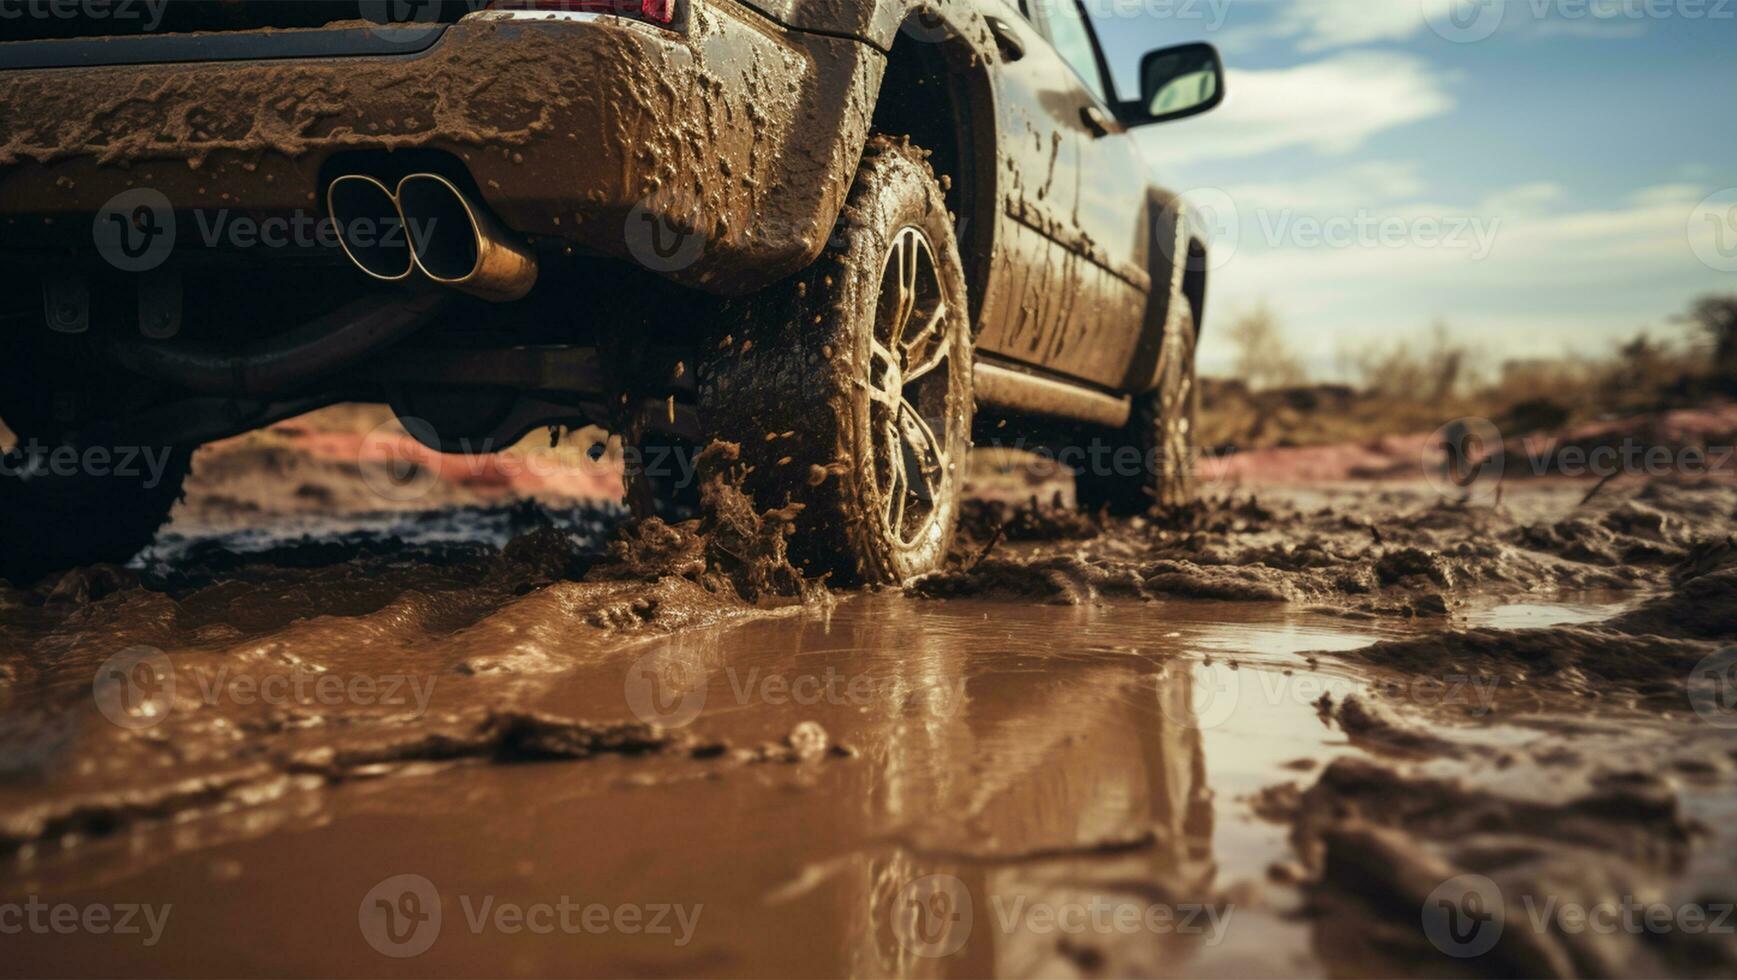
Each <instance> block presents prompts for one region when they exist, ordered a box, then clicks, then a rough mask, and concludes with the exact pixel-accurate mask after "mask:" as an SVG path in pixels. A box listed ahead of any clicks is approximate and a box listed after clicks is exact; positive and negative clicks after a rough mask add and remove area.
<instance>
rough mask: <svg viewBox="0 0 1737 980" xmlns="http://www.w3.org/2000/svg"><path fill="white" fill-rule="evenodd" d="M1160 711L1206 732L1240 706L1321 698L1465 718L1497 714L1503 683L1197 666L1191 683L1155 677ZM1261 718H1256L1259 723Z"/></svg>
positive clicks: (1468, 677)
mask: <svg viewBox="0 0 1737 980" xmlns="http://www.w3.org/2000/svg"><path fill="white" fill-rule="evenodd" d="M1157 683H1158V684H1160V685H1161V689H1160V692H1159V693H1160V697H1159V698H1158V709H1159V711H1160V713H1162V714H1163V715H1164V717H1165V719H1166V720H1167V721H1169V722H1171V723H1172V724H1175V725H1180V726H1182V727H1185V728H1198V729H1210V728H1217V727H1218V726H1220V725H1223V724H1224V723H1226V722H1228V721H1230V720H1231V718H1233V717H1235V715H1236V713H1237V711H1238V709H1239V708H1241V707H1243V706H1244V705H1259V706H1261V707H1264V708H1269V709H1270V708H1276V707H1279V706H1281V705H1286V706H1293V707H1308V706H1312V705H1315V704H1318V703H1320V701H1321V698H1322V696H1323V695H1331V696H1333V697H1335V698H1340V699H1344V698H1352V697H1355V698H1358V699H1360V700H1363V701H1364V702H1365V703H1371V704H1373V703H1387V704H1401V705H1410V706H1414V707H1417V708H1443V707H1454V708H1459V709H1463V710H1464V712H1465V713H1466V714H1468V715H1476V716H1484V715H1489V714H1491V713H1492V712H1494V711H1495V710H1496V700H1497V695H1498V693H1499V691H1500V688H1501V683H1502V681H1501V678H1500V677H1495V676H1480V675H1473V674H1465V673H1459V672H1445V673H1441V674H1427V675H1413V676H1408V677H1406V678H1405V679H1404V680H1398V679H1388V680H1382V679H1374V678H1360V679H1351V678H1340V677H1330V676H1326V675H1322V674H1317V673H1313V672H1303V671H1294V670H1293V671H1291V672H1290V673H1284V672H1281V671H1274V670H1232V669H1230V667H1229V666H1228V665H1224V664H1218V663H1214V664H1210V665H1208V664H1199V665H1196V667H1195V668H1194V669H1193V671H1192V673H1191V674H1190V676H1189V677H1187V678H1185V679H1180V680H1179V679H1177V678H1173V677H1159V678H1157ZM1258 716H1259V715H1257V717H1258Z"/></svg>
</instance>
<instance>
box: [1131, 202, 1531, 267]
mask: <svg viewBox="0 0 1737 980" xmlns="http://www.w3.org/2000/svg"><path fill="white" fill-rule="evenodd" d="M1165 208H1166V211H1167V212H1169V213H1168V214H1167V215H1166V218H1167V220H1169V221H1182V222H1184V223H1185V225H1186V227H1187V228H1189V230H1190V231H1191V232H1192V236H1191V237H1192V238H1196V239H1199V240H1201V241H1203V242H1207V243H1208V244H1209V245H1210V248H1209V250H1208V251H1207V254H1206V257H1205V261H1204V263H1203V264H1204V266H1205V268H1207V269H1209V270H1213V269H1219V268H1223V267H1224V266H1225V265H1227V264H1229V263H1230V261H1231V260H1232V259H1234V258H1235V257H1236V255H1237V252H1238V251H1239V250H1240V249H1241V248H1242V247H1243V246H1244V245H1246V244H1247V243H1248V242H1250V241H1256V242H1259V243H1260V244H1261V245H1264V246H1265V247H1266V248H1267V249H1269V250H1276V249H1305V250H1317V249H1335V250H1349V249H1365V250H1375V249H1384V250H1399V249H1417V250H1423V251H1442V252H1463V253H1465V254H1466V255H1468V256H1469V257H1470V258H1471V260H1472V261H1474V262H1481V261H1483V260H1484V259H1487V258H1489V257H1490V255H1491V254H1492V253H1493V252H1494V251H1495V249H1496V242H1497V239H1498V238H1499V236H1500V235H1501V230H1502V221H1501V219H1500V218H1498V217H1493V216H1486V215H1477V214H1468V213H1457V212H1446V211H1444V212H1439V213H1437V212H1432V213H1423V214H1390V213H1383V212H1379V211H1374V210H1371V209H1369V208H1358V209H1356V210H1355V211H1351V212H1348V213H1342V214H1341V213H1325V214H1323V213H1309V212H1303V211H1300V210H1298V209H1297V208H1271V207H1261V208H1251V207H1248V206H1247V204H1246V202H1245V203H1243V204H1239V203H1238V202H1237V200H1236V197H1235V196H1234V195H1233V194H1232V193H1231V192H1230V191H1227V190H1225V189H1223V188H1220V187H1196V188H1194V189H1192V190H1189V191H1187V192H1185V193H1183V194H1180V195H1178V196H1177V197H1176V198H1174V199H1172V200H1171V202H1170V203H1169V204H1167V205H1166V206H1165ZM1249 219H1252V221H1251V220H1249ZM1188 241H1189V238H1188V237H1184V238H1183V239H1182V243H1183V244H1186V243H1187V242H1188ZM1160 244H1161V246H1162V247H1164V248H1165V249H1166V251H1173V250H1174V246H1172V245H1171V244H1170V243H1169V242H1162V243H1160ZM1193 261H1198V260H1193Z"/></svg>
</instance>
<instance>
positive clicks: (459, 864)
mask: <svg viewBox="0 0 1737 980" xmlns="http://www.w3.org/2000/svg"><path fill="white" fill-rule="evenodd" d="M298 465H300V464H298ZM302 470H303V471H304V472H311V471H313V470H312V468H311V467H310V466H306V465H304V466H302ZM340 475H341V476H344V478H346V479H348V478H352V477H353V474H347V475H346V474H340ZM228 486H229V487H231V488H233V487H234V486H235V484H234V482H233V481H231V482H230V484H228ZM1586 489H1587V488H1585V487H1581V486H1540V487H1533V488H1526V489H1521V490H1516V491H1514V492H1513V493H1512V494H1511V495H1510V496H1509V497H1508V498H1507V499H1506V500H1504V501H1503V502H1502V503H1501V505H1500V506H1499V507H1496V508H1485V509H1473V508H1464V507H1455V506H1444V505H1443V504H1442V503H1441V502H1440V501H1439V500H1438V499H1436V498H1435V497H1434V496H1433V495H1431V494H1428V493H1426V492H1420V491H1419V490H1417V489H1404V488H1394V487H1377V486H1364V487H1332V488H1311V489H1307V490H1301V491H1298V490H1291V491H1287V492H1286V493H1283V494H1278V493H1274V494H1266V495H1263V496H1260V497H1258V498H1257V497H1256V496H1252V495H1247V494H1241V493H1239V494H1238V495H1237V496H1235V497H1219V498H1216V499H1214V500H1213V501H1211V502H1210V503H1207V504H1205V505H1202V506H1201V507H1199V508H1195V509H1193V510H1191V511H1189V512H1187V513H1182V514H1172V515H1167V516H1164V517H1162V518H1153V519H1150V520H1138V521H1134V522H1109V523H1106V522H1102V521H1098V520H1093V519H1081V518H1078V517H1077V516H1075V515H1071V514H1070V513H1068V512H1067V511H1066V510H1065V508H1058V507H1052V506H1049V505H1048V504H1046V503H1043V502H1041V501H1039V500H1025V501H1024V502H1020V499H1019V498H1020V497H1021V496H1023V491H1021V493H1020V494H1016V495H1014V496H1013V497H1011V498H1009V499H1010V500H1012V501H1014V502H1011V503H1009V502H1007V501H1005V500H1004V501H1002V502H994V501H989V500H986V501H980V502H976V503H973V504H972V505H971V506H969V507H968V508H967V514H966V527H965V530H964V533H963V535H962V537H961V540H960V543H959V546H958V547H957V549H956V554H955V555H954V557H953V560H952V561H951V563H950V566H949V568H948V570H946V571H945V572H943V573H940V574H938V575H936V576H934V577H932V578H929V579H926V580H923V581H919V582H917V583H914V584H913V585H912V586H911V587H910V588H908V589H903V590H875V591H860V590H858V591H847V590H842V589H838V588H829V587H826V586H824V585H822V584H820V583H813V582H801V581H799V580H795V579H793V578H792V575H793V574H794V573H793V572H791V571H790V570H789V569H788V566H783V565H781V564H780V562H781V558H780V555H781V550H780V548H779V547H778V534H777V531H776V527H777V524H776V520H775V519H774V516H773V515H770V514H768V515H765V516H764V517H763V518H761V517H756V515H754V514H753V513H752V512H751V510H744V509H743V507H742V502H741V501H740V500H737V499H735V498H728V499H726V498H718V499H716V500H713V502H712V505H711V506H710V508H709V509H708V510H707V511H706V513H705V514H704V515H703V516H702V518H701V519H700V521H699V523H697V524H687V525H668V524H663V523H661V522H647V523H644V524H639V525H627V526H623V525H622V524H621V521H622V515H621V513H620V512H619V510H611V509H608V508H604V509H599V508H596V507H592V506H589V505H583V504H578V503H571V502H569V503H563V504H559V505H552V504H548V503H543V504H537V503H527V502H504V501H490V500H487V499H477V500H473V501H466V502H457V503H454V502H451V501H446V500H440V501H438V502H437V506H435V507H433V508H432V509H429V510H424V511H402V512H392V513H354V514H349V515H345V516H339V517H331V516H329V515H328V516H319V515H314V514H310V513H304V512H303V511H302V510H300V509H298V508H295V507H288V508H285V509H284V511H283V512H281V513H264V514H261V513H260V512H258V510H257V509H255V508H251V507H250V508H242V510H244V511H245V513H240V514H239V515H236V514H231V513H229V511H232V510H236V507H235V505H234V503H233V501H234V500H235V499H240V498H238V497H234V496H233V495H232V496H231V497H229V498H226V499H227V501H228V502H225V500H224V499H218V495H217V494H213V493H206V495H205V496H204V497H203V498H201V497H200V493H201V491H200V490H199V485H198V484H197V483H196V484H195V492H194V495H193V496H192V498H190V500H189V503H188V506H187V508H186V510H185V512H184V513H183V514H182V515H181V516H180V517H179V518H178V519H177V522H176V524H175V525H173V526H172V527H171V528H170V529H169V531H168V532H167V533H165V534H164V535H163V536H162V537H161V538H160V539H159V542H158V545H157V547H156V548H155V549H154V550H153V551H152V552H151V553H150V554H149V555H148V556H147V558H146V560H145V561H144V562H142V563H141V564H140V565H139V566H137V567H134V568H130V569H114V568H92V569H82V570H78V571H77V572H74V573H71V574H69V575H67V576H65V577H62V578H60V579H58V580H53V581H46V582H43V583H39V584H37V585H36V586H34V587H33V588H30V589H10V590H0V643H3V644H4V648H5V650H6V659H5V660H4V661H3V668H0V722H3V724H0V761H3V762H4V766H3V767H0V869H3V870H0V930H4V931H5V937H4V951H5V956H4V957H0V974H4V975H18V976H55V975H93V974H94V975H112V976H134V975H144V976H180V975H188V976H229V975H251V974H256V973H270V974H274V975H288V976H305V975H344V976H377V975H386V976H392V975H433V976H503V975H524V976H621V975H635V976H637V975H666V976H688V975H713V974H718V975H732V976H804V977H806V976H833V975H887V976H895V975H914V976H987V975H996V976H1074V975H1081V976H1125V975H1153V976H1239V977H1240V976H1299V975H1323V976H1387V975H1396V974H1404V975H1473V976H1506V975H1528V976H1534V975H1537V976H1542V975H1564V976H1567V975H1706V976H1726V975H1731V973H1732V972H1733V971H1734V970H1737V952H1734V950H1737V941H1734V939H1733V935H1734V933H1737V920H1734V919H1733V917H1732V914H1731V910H1732V905H1733V903H1734V902H1737V841H1734V840H1733V837H1734V836H1737V835H1734V832H1733V831H1732V830H1731V828H1732V827H1733V826H1737V820H1734V818H1737V812H1734V811H1737V792H1734V790H1737V697H1734V696H1733V695H1732V690H1733V688H1732V687H1731V684H1732V683H1733V681H1732V678H1733V677H1737V674H1733V673H1732V658H1731V657H1729V656H1728V655H1727V654H1726V653H1725V652H1724V651H1725V649H1726V648H1725V646H1724V645H1725V644H1726V643H1728V642H1729V639H1730V637H1731V636H1732V635H1733V634H1737V547H1734V546H1733V544H1732V539H1731V532H1732V530H1733V527H1732V524H1733V521H1732V518H1731V515H1732V514H1733V512H1734V511H1737V490H1734V489H1733V488H1731V487H1728V486H1725V485H1722V484H1709V485H1693V486H1691V485H1677V484H1665V483H1656V484H1644V485H1634V486H1627V487H1613V488H1610V489H1607V490H1606V491H1605V492H1604V494H1603V496H1602V497H1601V498H1599V499H1597V500H1595V501H1592V502H1591V504H1590V505H1589V504H1588V499H1589V498H1588V497H1587V495H1586ZM294 496H295V497H296V499H300V498H301V497H303V496H306V495H305V494H302V493H300V491H298V492H297V493H296V494H295V495H294ZM259 499H261V500H267V501H268V502H269V499H268V497H266V496H265V495H263V492H262V495H261V496H260V498H259ZM237 516H239V518H240V519H235V518H236V517H237ZM720 542H722V543H723V544H722V546H720ZM744 556H747V557H748V558H750V559H752V560H750V561H747V562H744V561H743V558H744Z"/></svg>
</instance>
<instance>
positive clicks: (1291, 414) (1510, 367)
mask: <svg viewBox="0 0 1737 980" xmlns="http://www.w3.org/2000/svg"><path fill="white" fill-rule="evenodd" d="M1676 321H1677V322H1679V323H1682V324H1686V325H1688V326H1690V327H1691V328H1692V330H1693V333H1692V334H1690V335H1689V336H1687V337H1684V338H1682V339H1680V340H1664V341H1661V340H1658V339H1655V338H1654V337H1652V336H1651V335H1649V334H1647V333H1644V332H1643V333H1639V334H1637V335H1636V336H1635V337H1634V338H1633V339H1631V340H1629V341H1627V342H1625V343H1622V344H1620V345H1617V346H1616V347H1615V348H1613V349H1612V350H1611V352H1610V353H1609V354H1608V355H1606V356H1604V357H1561V358H1547V359H1527V360H1511V361H1507V362H1505V363H1502V364H1501V365H1500V367H1499V369H1498V370H1496V371H1495V372H1493V373H1492V372H1490V371H1488V370H1487V369H1486V367H1485V364H1484V361H1485V359H1486V358H1485V356H1484V353H1485V352H1479V351H1475V350H1473V349H1471V348H1469V347H1468V346H1467V345H1466V344H1464V343H1461V342H1457V341H1455V340H1454V339H1453V336H1452V332H1451V330H1450V329H1449V328H1448V326H1447V325H1445V324H1439V323H1438V324H1437V325H1436V326H1435V328H1434V329H1433V330H1432V331H1431V332H1430V334H1429V335H1428V336H1427V337H1426V338H1425V339H1423V340H1421V341H1414V342H1410V343H1405V342H1401V343H1397V344H1393V345H1390V346H1372V347H1363V348H1359V349H1344V350H1341V351H1340V352H1339V358H1338V359H1339V365H1340V368H1341V371H1342V372H1343V373H1344V374H1345V375H1346V376H1347V377H1349V378H1351V379H1353V381H1354V382H1355V383H1354V384H1353V385H1350V386H1345V385H1303V384H1300V383H1299V381H1298V379H1299V378H1300V377H1301V374H1302V372H1301V371H1300V370H1296V371H1294V372H1293V371H1291V370H1288V369H1286V367H1285V365H1287V364H1288V365H1292V366H1294V365H1295V364H1296V360H1295V358H1294V357H1292V356H1291V355H1290V354H1289V352H1288V351H1286V350H1285V349H1284V347H1283V345H1282V344H1280V343H1278V342H1277V339H1276V338H1277V337H1278V327H1277V324H1276V322H1275V321H1274V319H1273V316H1272V314H1271V312H1270V311H1268V310H1266V309H1265V308H1262V309H1261V310H1259V311H1257V313H1256V314H1254V315H1252V316H1248V317H1244V318H1242V319H1239V320H1238V321H1236V322H1235V323H1234V324H1232V326H1231V327H1230V328H1229V329H1230V331H1231V334H1232V340H1233V342H1234V343H1235V345H1236V347H1237V350H1238V359H1237V364H1238V368H1239V370H1241V371H1242V372H1243V376H1242V377H1241V378H1240V379H1238V380H1234V381H1228V380H1213V379H1207V380H1205V381H1203V383H1202V386H1201V393H1202V398H1201V420H1200V436H1201V441H1202V444H1203V445H1205V446H1208V447H1212V448H1220V449H1222V448H1230V447H1235V448H1239V449H1259V448H1266V447H1270V446H1307V445H1323V444H1330V443H1339V442H1363V441H1369V440H1372V439H1377V438H1380V437H1382V436H1386V435H1401V434H1408V433H1419V432H1422V433H1427V432H1432V431H1434V430H1435V429H1436V428H1437V427H1439V426H1441V425H1442V424H1443V423H1444V422H1447V421H1448V420H1451V419H1455V418H1463V417H1482V418H1488V419H1491V420H1492V421H1494V422H1495V423H1496V424H1497V425H1498V426H1499V427H1500V428H1501V429H1502V431H1503V432H1505V433H1508V434H1509V435H1523V434H1526V433H1528V432H1535V431H1540V430H1549V429H1559V428H1562V427H1563V426H1566V425H1570V424H1573V423H1575V422H1581V421H1587V420H1592V419H1600V418H1612V417H1619V416H1628V415H1637V414H1644V413H1648V412H1657V411H1662V410H1665V409H1670V408H1678V407H1685V406H1692V405H1700V404H1705V403H1706V402H1708V401H1709V400H1712V399H1719V398H1728V397H1737V295H1733V296H1708V297H1703V298H1701V299H1699V300H1697V301H1696V302H1695V303H1694V304H1693V305H1692V306H1691V307H1690V309H1689V311H1688V312H1687V313H1686V314H1684V315H1682V316H1680V317H1677V318H1676Z"/></svg>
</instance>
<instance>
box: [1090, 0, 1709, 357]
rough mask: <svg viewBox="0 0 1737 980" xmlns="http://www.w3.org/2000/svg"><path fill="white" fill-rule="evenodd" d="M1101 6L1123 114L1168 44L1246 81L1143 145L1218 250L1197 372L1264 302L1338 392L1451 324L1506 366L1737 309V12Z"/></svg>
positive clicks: (1556, 4)
mask: <svg viewBox="0 0 1737 980" xmlns="http://www.w3.org/2000/svg"><path fill="white" fill-rule="evenodd" d="M1086 6H1087V8H1088V10H1090V11H1092V12H1093V15H1094V19H1095V20H1096V21H1097V22H1098V24H1099V33H1100V36H1101V37H1103V38H1104V41H1105V45H1106V47H1107V49H1108V54H1109V57H1110V61H1111V64H1112V65H1113V66H1114V67H1115V68H1116V70H1117V73H1118V85H1120V86H1122V87H1123V88H1124V91H1125V90H1126V86H1127V85H1128V84H1129V82H1130V81H1131V79H1132V76H1133V66H1134V65H1136V64H1137V63H1138V60H1139V56H1140V54H1141V53H1143V52H1144V51H1146V50H1148V49H1150V48H1154V47H1160V46H1163V45H1165V44H1170V43H1179V42H1182V41H1191V40H1207V41H1211V42H1213V43H1215V44H1217V45H1219V47H1220V48H1221V49H1222V50H1223V52H1224V54H1225V58H1226V62H1227V64H1228V66H1229V69H1230V73H1231V74H1230V79H1229V93H1230V94H1229V98H1228V100H1227V102H1226V104H1225V105H1224V106H1223V107H1221V108H1220V109H1219V110H1218V111H1217V112H1215V113H1212V114H1209V115H1206V116H1201V117H1198V118H1196V119H1192V120H1186V121H1182V122H1178V123H1171V124H1165V125H1159V126H1154V127H1150V128H1147V129H1143V130H1141V131H1140V137H1139V138H1140V140H1141V142H1142V145H1143V147H1144V148H1145V150H1146V151H1147V155H1148V158H1149V159H1150V160H1151V162H1152V169H1153V172H1154V174H1155V175H1156V177H1157V178H1158V180H1159V181H1160V182H1161V183H1163V184H1164V185H1166V186H1168V187H1171V188H1173V189H1176V190H1179V191H1183V192H1184V193H1185V194H1186V195H1187V196H1188V198H1189V199H1190V200H1191V201H1195V202H1197V204H1199V205H1200V207H1201V208H1202V215H1203V222H1204V223H1205V224H1206V225H1207V226H1208V227H1210V228H1211V229H1212V230H1213V231H1214V233H1215V236H1216V237H1218V238H1219V239H1220V253H1221V254H1220V256H1219V258H1218V259H1215V268H1214V269H1213V275H1214V287H1213V290H1214V295H1213V303H1214V307H1213V310H1212V313H1211V319H1210V320H1209V326H1208V330H1207V334H1206V337H1205V340H1204V342H1203V345H1202V351H1201V357H1202V369H1203V370H1206V371H1208V372H1213V371H1219V372H1222V371H1223V370H1224V368H1225V367H1226V365H1227V363H1228V358H1229V351H1228V348H1227V345H1225V344H1224V343H1223V334H1222V333H1221V334H1219V335H1218V336H1217V337H1216V338H1215V336H1214V334H1213V332H1212V329H1211V327H1212V325H1213V324H1217V325H1219V326H1221V327H1222V325H1223V324H1224V323H1225V322H1226V320H1227V319H1228V318H1229V317H1232V316H1234V315H1236V314H1237V313H1238V312H1240V311H1244V310H1247V309H1250V308H1252V307H1253V306H1255V305H1257V304H1259V303H1262V302H1265V303H1267V304H1268V305H1269V306H1270V307H1271V308H1272V310H1273V311H1274V313H1275V314H1277V316H1278V318H1279V320H1280V322H1281V323H1282V325H1283V328H1284V331H1285V336H1286V338H1287V340H1288V341H1289V342H1290V344H1291V346H1292V347H1293V348H1294V349H1295V350H1296V352H1297V353H1298V354H1299V355H1300V356H1301V357H1302V358H1303V359H1304V360H1305V362H1306V363H1307V364H1308V366H1309V367H1310V369H1311V370H1312V371H1313V372H1314V373H1315V374H1316V375H1317V376H1320V377H1333V376H1335V373H1336V367H1337V364H1338V363H1339V357H1338V355H1339V354H1340V352H1342V351H1346V350H1350V349H1355V348H1358V347H1366V346H1370V345H1381V344H1392V343H1395V342H1403V341H1405V340H1407V339H1412V338H1415V339H1417V340H1419V341H1422V340H1423V339H1424V338H1426V336H1427V331H1428V330H1429V328H1430V326H1431V324H1433V323H1435V322H1437V321H1442V322H1445V323H1447V324H1448V325H1449V326H1450V328H1451V329H1452V330H1453V331H1454V333H1455V334H1456V335H1458V336H1461V337H1463V338H1465V339H1466V340H1467V342H1468V343H1470V344H1471V345H1472V346H1473V349H1474V351H1476V352H1477V353H1478V354H1480V355H1481V357H1482V359H1483V361H1484V362H1485V366H1486V367H1489V368H1495V367H1498V366H1499V365H1500V363H1501V362H1502V361H1503V360H1506V359H1509V358H1519V357H1539V356H1556V355H1561V354H1565V353H1586V354H1598V353H1602V352H1604V351H1607V350H1609V349H1610V347H1611V346H1612V345H1613V344H1614V343H1616V342H1618V341H1620V340H1623V339H1626V338H1628V337H1630V336H1633V335H1634V334H1635V333H1636V332H1638V331H1640V330H1641V329H1643V328H1644V329H1648V330H1649V331H1650V332H1651V333H1652V334H1654V335H1655V336H1657V337H1661V338H1664V337H1682V336H1684V335H1685V332H1684V330H1683V328H1682V327H1680V326H1677V325H1674V324H1671V323H1670V322H1669V318H1670V317H1671V315H1673V314H1675V313H1678V312H1680V311H1681V310H1682V309H1683V308H1684V307H1685V306H1686V305H1687V303H1688V302H1689V300H1690V299H1692V298H1693V297H1694V296H1696V295H1698V294H1701V293H1706V292H1714V291H1725V292H1734V293H1737V0H1509V2H1507V3H1502V2H1500V0H1087V3H1086ZM1456 14H1457V15H1458V17H1459V19H1458V20H1455V19H1453V17H1454V15H1456ZM1480 17H1481V18H1482V19H1480ZM1382 223H1385V228H1383V226H1382ZM1378 229H1380V230H1378ZM1335 236H1336V237H1335ZM1226 243H1228V245H1227V244H1226ZM1215 341H1216V342H1215Z"/></svg>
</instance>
